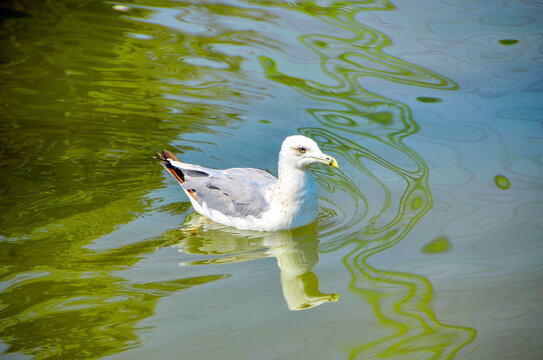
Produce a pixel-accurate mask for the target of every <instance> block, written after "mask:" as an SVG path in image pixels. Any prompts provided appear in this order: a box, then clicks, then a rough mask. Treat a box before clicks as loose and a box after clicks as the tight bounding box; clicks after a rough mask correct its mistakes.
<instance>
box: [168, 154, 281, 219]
mask: <svg viewBox="0 0 543 360" xmlns="http://www.w3.org/2000/svg"><path fill="white" fill-rule="evenodd" d="M172 163H173V162H172ZM181 170H182V171H183V172H184V174H185V183H183V184H182V186H183V188H184V189H186V190H190V191H192V192H194V193H195V195H196V196H197V198H198V203H199V204H201V205H202V206H205V207H207V208H208V209H210V210H215V211H219V212H221V213H222V214H224V215H226V216H231V217H236V218H238V217H247V216H254V217H257V218H258V217H260V215H262V213H264V212H265V211H266V210H268V209H269V207H270V205H269V203H268V202H267V201H266V198H265V194H266V189H268V188H269V187H270V186H273V185H274V184H275V183H276V182H277V178H275V177H274V176H273V175H271V174H269V173H267V172H265V171H263V170H258V169H251V168H234V169H228V170H214V169H207V168H204V167H201V166H191V167H189V169H181Z"/></svg>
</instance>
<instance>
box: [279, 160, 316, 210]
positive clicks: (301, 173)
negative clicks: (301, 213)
mask: <svg viewBox="0 0 543 360" xmlns="http://www.w3.org/2000/svg"><path fill="white" fill-rule="evenodd" d="M273 190H274V191H273V193H274V195H275V198H276V200H278V201H285V202H286V201H288V202H291V203H292V202H295V203H300V202H301V203H304V202H307V201H308V200H309V201H310V202H313V201H316V189H315V182H314V181H313V177H312V176H311V173H310V172H309V171H308V170H307V169H299V168H295V167H292V166H285V165H283V164H281V161H279V165H278V181H277V183H276V184H275V187H274V189H273ZM292 205H294V204H292ZM299 206H303V205H302V204H299Z"/></svg>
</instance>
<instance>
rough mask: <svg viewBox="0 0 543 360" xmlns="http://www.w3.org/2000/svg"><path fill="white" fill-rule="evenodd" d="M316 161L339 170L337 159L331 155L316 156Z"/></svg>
mask: <svg viewBox="0 0 543 360" xmlns="http://www.w3.org/2000/svg"><path fill="white" fill-rule="evenodd" d="M314 159H315V160H317V162H319V163H321V164H325V165H330V166H331V167H335V168H336V169H337V168H338V166H337V161H336V159H334V158H333V157H331V156H330V155H326V154H322V155H320V156H315V157H314Z"/></svg>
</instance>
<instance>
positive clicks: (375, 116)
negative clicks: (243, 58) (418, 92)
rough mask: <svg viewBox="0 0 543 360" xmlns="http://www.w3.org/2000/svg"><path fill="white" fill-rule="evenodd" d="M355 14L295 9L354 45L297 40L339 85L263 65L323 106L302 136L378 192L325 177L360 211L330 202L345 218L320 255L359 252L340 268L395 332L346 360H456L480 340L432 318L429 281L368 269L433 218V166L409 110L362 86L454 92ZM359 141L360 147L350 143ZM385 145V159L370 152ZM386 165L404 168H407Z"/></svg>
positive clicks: (269, 62)
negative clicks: (369, 81)
mask: <svg viewBox="0 0 543 360" xmlns="http://www.w3.org/2000/svg"><path fill="white" fill-rule="evenodd" d="M356 5H359V6H360V7H358V6H353V8H354V9H352V10H346V9H345V8H341V9H340V7H339V6H338V7H334V6H333V5H331V6H329V7H317V6H315V5H313V6H312V7H309V6H305V7H304V6H301V5H300V6H297V7H296V6H295V7H293V9H294V10H298V11H301V12H304V13H306V14H309V13H310V14H311V15H312V16H313V15H314V16H315V18H317V19H318V20H319V21H322V22H323V23H326V24H333V25H335V26H337V27H338V28H341V29H342V30H346V31H347V32H350V36H346V37H345V38H338V37H332V36H329V35H324V34H322V35H321V34H310V35H302V36H300V41H301V42H302V43H303V44H304V45H306V46H307V48H308V49H310V50H311V51H314V52H315V53H316V54H317V55H318V56H319V58H320V61H321V63H320V66H321V69H322V72H323V73H325V74H328V75H329V76H330V77H331V78H333V80H334V82H335V85H334V86H329V85H326V84H324V83H319V82H317V81H315V80H313V79H309V78H307V79H305V78H301V77H297V76H293V75H287V74H286V73H284V72H282V71H281V65H280V64H278V63H277V62H276V61H274V60H273V59H271V58H269V57H261V58H260V63H261V65H262V67H263V69H264V71H265V74H266V77H267V78H268V79H270V80H272V81H276V82H278V83H281V84H283V85H285V86H288V87H290V88H292V89H295V90H296V91H297V92H299V93H300V94H302V95H304V96H306V97H307V98H311V99H313V100H315V104H319V107H318V108H308V109H306V111H307V112H308V113H309V114H310V115H311V116H312V117H313V118H314V119H315V120H317V121H318V122H319V123H320V124H321V125H322V126H321V127H312V128H304V129H300V131H301V132H302V133H304V134H305V135H308V136H310V137H312V138H314V139H316V140H317V141H319V144H322V145H323V147H324V149H326V151H336V154H341V156H343V157H344V159H345V160H346V161H347V162H349V163H350V165H351V166H353V167H354V168H355V169H358V171H359V172H360V174H361V175H365V176H366V178H367V179H368V181H369V182H370V183H373V185H370V186H368V184H365V188H366V190H365V191H364V194H363V193H362V192H361V191H360V190H359V185H358V184H356V183H353V182H352V181H351V180H349V179H347V178H345V177H343V176H342V175H341V174H339V175H335V174H334V175H332V174H330V173H328V176H335V177H336V178H339V179H337V180H335V183H334V186H333V187H334V188H335V190H334V192H335V193H336V196H338V195H337V193H338V192H343V193H345V194H346V196H347V197H351V199H352V203H353V205H352V206H353V208H355V209H356V211H355V212H354V213H353V214H345V213H343V212H342V211H341V207H340V206H338V205H336V204H334V203H332V202H329V203H328V204H327V212H331V213H334V214H336V217H337V216H339V214H342V215H343V216H344V219H343V221H342V223H341V224H339V225H336V226H333V227H331V228H330V229H329V230H328V231H329V233H328V234H326V230H325V234H323V236H324V237H326V238H327V242H326V243H325V244H322V245H321V246H320V249H321V251H323V252H332V251H335V250H338V249H340V248H342V247H344V246H346V245H348V246H350V247H353V250H352V251H351V252H350V253H349V254H348V255H347V256H345V258H344V264H345V266H346V267H347V269H348V270H349V272H350V273H351V275H352V281H351V285H350V289H351V291H353V292H354V293H357V294H359V296H360V297H361V298H362V299H364V301H366V302H368V303H369V304H371V305H372V306H373V309H374V312H375V315H376V316H377V318H378V319H379V321H380V322H381V324H382V325H383V327H384V328H386V329H389V331H388V334H387V335H385V336H381V337H380V338H379V339H377V340H374V341H366V342H364V343H363V344H361V345H359V346H355V347H353V348H352V349H351V351H350V354H349V358H352V359H354V358H357V357H359V356H361V355H362V354H364V356H367V357H371V358H388V357H390V358H394V357H396V356H399V355H401V356H404V357H405V356H407V357H409V358H423V357H427V356H428V355H429V354H430V356H431V357H432V358H439V359H450V358H452V357H453V356H454V355H455V354H456V352H457V351H458V350H459V349H460V348H462V347H463V346H465V345H466V344H468V343H469V342H471V340H472V339H473V338H474V335H475V332H474V331H473V330H472V329H470V328H466V327H460V326H452V325H447V324H443V323H441V322H440V321H439V320H437V318H436V316H435V315H434V313H433V310H432V287H431V285H430V283H429V282H428V280H427V279H425V278H424V277H422V276H417V275H414V274H403V273H398V272H389V271H383V270H379V269H376V268H373V267H371V266H369V265H368V264H367V259H368V258H369V257H370V256H372V255H374V254H376V253H379V252H381V251H383V250H385V249H388V248H390V247H391V246H393V245H395V244H397V243H398V242H399V241H400V240H401V239H403V238H404V237H405V236H406V234H407V233H408V232H409V231H410V229H411V228H412V227H413V226H414V225H415V224H416V223H417V221H418V220H419V219H420V218H421V217H422V216H423V215H424V213H426V212H427V211H428V210H429V209H430V207H431V206H432V198H431V195H430V191H429V188H428V167H427V165H426V164H425V162H424V160H423V159H422V158H421V157H420V156H419V155H417V154H416V153H415V152H413V151H412V150H411V149H409V148H408V147H407V146H405V145H404V144H403V141H402V140H403V139H404V138H406V137H408V136H410V135H412V134H414V133H415V132H416V131H417V130H418V126H417V124H416V123H415V122H414V121H413V119H412V117H411V111H410V109H409V108H408V107H407V106H405V105H404V104H401V103H398V102H394V101H391V100H389V99H386V98H383V97H380V96H378V95H376V94H373V93H371V92H370V91H368V90H367V89H366V88H364V86H363V85H362V84H364V81H363V79H364V77H377V78H379V79H383V80H388V81H392V82H395V83H403V84H409V85H412V86H419V87H426V88H435V89H443V90H452V89H456V88H457V86H456V85H455V84H454V83H452V82H451V81H450V80H448V79H446V78H444V77H442V76H440V75H438V74H436V73H433V72H431V71H429V70H427V69H424V68H421V67H418V66H416V65H412V64H409V63H406V62H403V61H401V60H400V59H397V58H393V57H391V56H388V55H386V54H385V53H384V52H383V51H382V49H383V48H384V47H386V46H387V45H388V44H389V40H388V39H387V38H386V36H385V35H384V34H382V33H379V32H378V31H375V30H373V29H370V28H368V27H366V26H364V25H363V24H360V23H359V22H357V21H356V20H355V14H356V13H357V12H358V11H363V10H364V7H366V6H368V3H367V2H364V3H363V4H362V3H358V2H357V3H356ZM372 5H375V6H372ZM389 5H390V4H389V3H388V2H375V3H373V2H372V3H371V4H370V5H369V6H368V7H369V8H373V9H374V8H375V7H379V8H380V9H383V10H390V9H391V8H392V7H391V6H389ZM346 43H349V44H352V46H353V47H356V48H357V52H351V51H345V50H344V49H345V48H348V47H347V46H341V45H342V44H346ZM324 44H326V46H325V45H324ZM420 101H422V102H427V103H432V102H438V101H439V99H435V98H421V99H420ZM353 138H356V139H357V141H352V140H351V139H353ZM361 144H364V146H362V145H361ZM383 145H384V146H385V148H386V154H387V156H386V157H385V156H382V155H380V154H377V153H374V152H372V151H371V150H370V149H372V148H380V147H382V146H383ZM388 159H402V165H400V164H395V163H393V162H391V160H388ZM320 171H325V170H321V169H317V170H315V173H318V172H320ZM385 172H386V173H388V174H390V175H389V176H388V177H389V180H388V182H391V179H392V178H394V179H395V181H396V183H398V182H401V183H403V191H402V193H394V192H392V190H390V189H389V188H388V186H387V184H386V183H385V181H383V180H381V179H380V176H379V175H376V174H379V173H385ZM322 179H326V177H322ZM321 182H322V185H323V186H324V187H327V188H331V186H330V185H328V184H326V182H325V181H324V180H321ZM379 193H380V194H379ZM368 196H372V198H368ZM396 199H399V201H396ZM379 203H380V204H381V205H380V206H379ZM369 214H373V215H372V216H371V218H368V216H369ZM383 219H384V220H383ZM365 223H366V225H365ZM334 233H339V234H340V235H334ZM321 235H322V234H321ZM383 289H387V291H386V292H384V290H383ZM397 294H402V295H401V296H398V295H397ZM390 303H393V304H394V305H393V306H392V309H390V308H389V305H387V304H390ZM391 311H392V313H390V312H391ZM422 344H424V345H422Z"/></svg>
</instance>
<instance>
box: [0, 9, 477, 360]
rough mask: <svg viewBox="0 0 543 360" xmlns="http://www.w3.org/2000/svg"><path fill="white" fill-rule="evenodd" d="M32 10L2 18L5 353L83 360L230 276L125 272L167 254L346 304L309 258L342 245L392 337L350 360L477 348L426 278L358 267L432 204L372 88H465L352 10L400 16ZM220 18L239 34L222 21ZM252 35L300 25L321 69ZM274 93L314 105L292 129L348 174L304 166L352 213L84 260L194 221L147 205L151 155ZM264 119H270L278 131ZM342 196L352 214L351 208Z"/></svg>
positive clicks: (403, 117) (327, 211)
mask: <svg viewBox="0 0 543 360" xmlns="http://www.w3.org/2000/svg"><path fill="white" fill-rule="evenodd" d="M247 4H249V5H251V7H248V6H247ZM34 5H35V7H33V8H32V9H31V10H28V11H32V12H33V14H35V15H36V16H33V17H30V16H29V17H27V18H20V19H11V20H9V23H8V24H7V25H6V27H5V29H6V32H8V35H9V36H6V37H5V38H6V45H5V49H7V50H9V52H8V51H6V54H3V55H2V67H1V68H0V75H1V76H2V80H3V81H2V84H0V86H1V88H0V89H1V95H2V98H3V99H6V101H5V102H4V109H3V110H4V111H3V116H4V117H5V118H4V119H5V120H6V121H4V122H3V123H2V125H1V126H2V130H3V134H4V136H3V138H2V149H3V155H4V157H3V158H2V159H1V161H2V163H1V164H2V167H3V168H4V169H8V170H9V171H6V172H5V174H4V176H2V177H0V184H1V185H2V186H0V188H1V189H0V191H2V200H3V202H2V204H1V205H0V206H2V208H1V211H2V219H1V220H2V233H1V235H2V239H1V240H2V241H1V242H0V259H1V261H2V265H3V268H2V276H3V281H4V287H3V290H2V293H1V294H0V301H1V303H2V308H1V310H0V314H1V317H2V324H1V325H0V337H1V338H2V341H3V345H4V347H5V349H4V353H5V354H8V355H11V354H12V355H28V356H32V357H35V358H66V359H92V358H102V357H105V356H107V355H111V354H118V353H122V352H123V351H126V350H127V349H137V348H138V347H139V346H141V343H142V341H143V340H142V338H141V336H140V335H141V331H142V329H141V328H139V326H140V323H141V322H142V320H144V319H146V318H149V317H150V316H152V315H153V313H154V311H155V307H156V305H157V303H158V301H159V300H160V299H161V298H163V297H166V296H169V295H171V294H173V293H175V292H183V291H186V290H187V289H194V288H195V287H199V286H200V285H204V284H210V283H216V282H220V280H222V279H225V278H227V277H229V276H230V275H229V274H228V273H224V272H222V271H219V270H220V268H219V267H214V268H213V267H212V270H211V274H207V275H202V276H181V275H177V276H176V277H175V278H173V279H169V280H165V281H134V280H131V279H130V278H129V277H128V276H127V275H126V274H125V273H123V272H125V271H126V270H129V269H133V268H134V267H135V266H136V264H137V263H138V262H139V261H140V260H142V259H144V258H145V256H146V255H148V254H150V253H153V252H155V251H157V249H162V248H165V247H168V246H178V247H179V248H180V249H181V250H182V251H184V252H187V253H189V254H197V255H201V256H202V257H203V258H202V259H200V260H195V261H194V262H192V263H190V264H189V263H187V264H183V266H184V268H183V269H186V267H187V266H189V265H194V266H196V265H198V266H200V265H210V264H211V265H217V264H227V263H228V264H232V263H236V262H243V261H249V260H256V259H262V258H266V257H273V258H275V259H276V261H277V264H278V272H279V274H278V282H280V283H281V289H282V291H283V297H284V300H285V303H284V304H286V305H284V306H286V308H288V309H292V310H304V309H309V308H314V307H316V306H317V305H321V304H323V306H322V307H319V308H318V309H321V308H324V307H325V306H327V307H331V306H334V305H338V304H339V303H334V302H335V301H336V300H338V295H337V294H334V293H329V292H327V291H326V289H320V288H319V281H318V279H317V276H316V275H315V273H314V272H313V270H312V269H313V267H314V266H315V264H316V263H317V261H318V258H319V254H318V253H319V252H321V253H324V254H325V255H321V256H326V255H327V253H332V252H334V251H337V250H344V249H347V251H346V252H347V255H345V256H344V258H343V265H344V269H345V272H347V273H348V274H350V275H351V282H350V285H349V289H350V291H351V292H352V293H353V294H355V295H356V296H358V297H359V298H360V299H361V301H362V302H365V303H367V304H370V305H371V307H372V308H373V309H374V315H375V317H376V319H377V322H378V323H379V325H380V326H381V327H382V328H384V329H386V330H387V332H386V334H383V335H382V336H381V337H380V338H378V339H374V340H372V341H367V339H365V338H363V337H362V336H360V335H359V334H358V333H356V332H354V336H357V337H356V338H355V340H354V341H352V342H350V343H349V344H348V345H344V346H343V348H346V349H347V350H346V353H347V356H348V357H350V358H356V357H358V356H362V355H363V354H366V355H367V356H370V357H374V358H383V357H390V358H393V357H394V356H398V355H403V356H404V357H409V358H422V357H423V355H427V354H428V353H430V356H433V357H434V358H436V357H439V358H451V357H452V356H453V355H454V354H455V353H456V352H457V351H458V350H459V349H460V348H461V347H462V346H464V345H465V344H467V343H468V342H469V341H470V340H471V339H472V338H473V336H474V332H473V330H471V329H468V328H465V327H461V326H450V325H447V324H443V323H441V322H439V321H438V319H437V317H436V315H435V314H434V312H433V307H432V301H433V292H432V288H431V285H430V284H429V282H428V281H427V280H426V279H425V278H424V277H421V276H417V275H414V274H404V273H400V272H389V271H384V270H382V269H377V268H374V267H372V266H370V265H368V262H367V259H368V258H369V257H370V256H372V255H374V254H377V253H379V252H381V251H384V250H386V249H388V248H390V247H392V246H394V245H395V244H397V243H398V242H399V241H401V240H402V239H403V238H404V237H405V236H406V235H407V233H408V232H409V231H410V230H411V228H412V227H413V226H414V225H415V224H416V223H417V221H418V220H419V219H420V218H421V217H422V216H423V215H424V214H425V213H426V212H427V211H428V210H429V209H430V207H431V206H432V197H431V194H430V191H429V188H428V167H427V165H426V163H425V162H424V160H423V159H422V158H421V157H420V156H419V155H418V154H417V153H415V152H414V151H413V150H411V149H410V148H408V147H407V146H406V145H405V144H404V139H406V138H407V137H408V136H410V135H412V134H414V133H416V132H417V130H418V126H417V124H416V122H415V121H414V120H413V119H412V117H411V111H410V109H409V108H408V107H407V106H405V105H404V104H401V103H398V102H395V101H392V100H390V99H387V98H385V97H383V96H379V95H377V94H374V93H372V92H370V91H368V89H367V88H366V87H365V85H364V84H365V80H366V79H368V78H372V77H373V78H378V79H381V80H386V81H390V82H393V83H398V84H406V85H409V86H417V87H423V88H427V89H438V90H452V89H455V88H456V84H454V83H453V82H451V81H450V80H448V79H446V78H444V77H443V76H441V75H439V74H436V73H434V72H432V71H430V70H428V69H424V68H422V67H420V66H417V65H413V64H410V63H407V62H405V61H402V60H401V59H398V58H394V57H392V56H389V55H387V54H386V52H385V51H383V50H384V48H385V47H386V46H388V45H389V44H390V41H389V39H388V38H387V37H386V36H385V35H384V34H382V33H380V32H378V31H376V30H374V29H371V28H370V27H368V26H365V25H364V24H361V23H360V22H358V21H357V20H356V18H355V15H356V13H357V12H360V11H381V10H383V11H390V10H394V7H393V6H392V4H391V3H389V2H387V1H352V2H349V3H346V2H334V1H321V2H318V3H317V2H312V1H307V2H305V1H304V2H282V1H257V0H253V1H251V0H249V1H244V2H239V3H234V4H230V5H229V4H220V3H209V2H194V3H188V2H174V3H172V2H164V1H159V2H156V3H155V2H152V1H148V2H146V1H143V2H138V3H137V4H134V5H128V4H127V5H126V8H127V9H128V8H129V9H130V11H129V12H126V13H124V12H123V13H118V12H119V11H124V10H123V9H124V8H123V7H122V6H121V7H118V8H117V9H116V10H113V9H112V4H110V3H102V2H96V1H57V2H55V3H54V4H53V3H51V2H35V4H34ZM169 8H175V9H174V10H176V11H177V12H176V13H175V14H176V16H177V17H176V16H172V17H171V19H170V20H171V21H170V22H168V23H167V24H165V23H164V22H160V20H161V19H162V18H160V17H159V16H158V15H163V14H167V12H166V10H168V9H169ZM108 11H109V12H108ZM186 14H189V15H190V16H186V17H185V16H184V15H186ZM287 15H288V16H291V17H293V18H294V20H300V23H301V24H304V21H306V22H307V23H309V24H316V25H314V26H312V27H311V29H310V30H311V32H306V33H304V30H305V29H300V28H299V27H296V24H297V21H294V22H292V23H291V24H289V22H288V21H284V20H283V18H282V16H287ZM187 19H188V20H187ZM194 19H196V20H197V21H193V22H190V20H194ZM221 19H225V20H227V21H225V22H224V23H223V22H221V21H218V20H221ZM232 19H235V20H236V21H232ZM231 23H236V24H239V23H241V24H243V25H244V26H247V27H248V29H249V30H247V29H245V28H243V27H240V28H236V27H234V26H233V27H232V28H229V27H228V24H231ZM263 24H265V25H266V26H269V28H270V29H276V30H277V29H278V30H279V31H278V33H279V34H282V33H281V32H280V30H281V26H292V28H290V29H289V30H290V31H291V33H296V34H297V35H296V38H295V39H296V44H294V45H293V47H295V48H296V49H297V46H301V47H303V49H304V50H305V51H307V52H309V53H310V54H312V55H313V58H316V59H318V60H317V65H316V69H317V70H318V71H317V72H315V73H314V74H311V77H307V78H306V77H304V75H303V72H302V74H300V73H296V72H292V71H290V72H289V67H288V64H292V63H296V61H297V60H296V59H294V60H293V58H292V57H291V55H292V54H291V53H289V50H291V49H289V48H288V47H284V45H285V44H283V43H282V42H281V38H280V37H279V36H276V34H274V33H273V30H269V29H265V28H264V27H263V26H262V25H263ZM169 26H172V27H173V29H171V28H169ZM321 27H326V28H327V29H333V30H338V31H339V32H338V33H336V32H334V31H324V30H323V31H319V30H318V29H319V28H321ZM260 29H265V30H260ZM25 34H35V37H32V38H28V37H25ZM44 34H45V35H46V36H44ZM307 76H309V75H307ZM252 80H255V81H254V82H252ZM246 83H249V84H250V86H246V87H245V85H244V84H246ZM271 85H273V86H275V87H278V88H280V89H286V90H289V91H292V92H294V93H296V94H298V95H299V96H300V97H301V98H302V99H303V100H306V101H305V102H303V101H302V102H300V103H303V104H309V105H303V106H305V108H303V111H304V113H305V114H306V115H307V118H308V119H310V120H311V122H309V121H308V122H306V125H305V126H304V127H300V128H298V129H296V130H298V131H299V132H300V133H303V134H306V135H308V136H311V137H313V138H315V139H316V140H317V141H319V143H321V144H323V148H324V149H326V150H327V151H331V152H335V153H339V154H342V155H341V156H343V158H344V160H345V164H346V165H348V166H350V167H352V168H353V169H354V171H356V174H357V175H358V176H356V181H355V180H353V179H351V178H348V177H346V176H345V175H344V174H342V173H328V172H329V169H316V170H315V173H316V174H319V173H322V172H327V173H326V176H323V177H321V180H320V186H322V188H323V189H325V190H327V191H329V192H330V193H332V192H333V193H334V195H336V196H337V198H338V199H341V201H344V202H345V203H341V202H340V201H336V202H334V201H332V200H330V199H321V202H322V203H323V209H321V217H320V220H321V225H319V226H320V228H319V229H317V230H316V231H310V232H309V233H304V232H303V231H302V233H297V232H296V233H295V234H288V233H287V234H282V235H281V236H280V234H276V235H277V236H278V237H279V238H276V239H273V238H272V239H270V238H267V237H266V236H265V235H262V234H260V235H259V236H252V237H248V238H245V239H244V238H243V236H241V235H240V234H233V235H232V236H231V237H230V241H227V242H225V241H223V240H224V239H223V237H224V234H220V235H216V234H215V235H214V234H213V233H212V232H207V233H202V232H198V231H197V232H196V233H193V234H190V236H188V235H187V234H186V233H183V231H181V234H180V233H179V231H171V232H166V233H164V234H160V235H158V236H154V237H150V238H145V239H138V238H135V239H132V238H131V237H130V236H127V237H128V238H129V239H127V240H126V241H127V242H128V244H126V243H122V244H117V243H113V244H109V243H108V244H107V246H103V247H98V248H92V244H93V243H94V242H95V241H96V240H97V239H100V238H103V237H107V236H108V235H109V234H112V233H114V232H115V231H116V230H118V229H119V228H122V227H123V226H124V225H126V224H130V223H132V222H136V221H137V220H138V219H139V218H140V217H141V216H143V214H148V213H151V212H153V211H157V212H159V213H160V212H161V211H163V212H168V213H174V214H175V215H177V216H182V214H184V213H185V212H187V211H188V209H187V207H185V208H183V206H181V205H179V204H176V210H172V208H168V207H167V206H163V207H161V205H157V203H158V204H160V203H161V202H162V201H164V197H165V195H164V194H162V193H161V195H160V196H156V197H154V198H153V197H152V196H150V195H149V193H150V192H152V191H153V190H156V189H157V188H158V187H160V186H162V185H161V184H162V177H161V175H160V169H159V168H158V167H157V166H156V164H154V163H153V162H152V159H151V154H152V151H151V149H159V148H161V147H162V146H164V145H166V144H170V145H171V146H172V147H175V148H178V149H181V150H183V149H189V148H190V147H189V146H187V145H186V143H185V142H183V137H184V136H186V135H187V134H190V133H205V134H208V135H209V134H214V133H219V132H220V131H221V130H224V129H225V128H227V127H228V126H232V124H239V123H241V122H242V121H243V119H244V117H245V118H247V117H250V116H247V114H249V115H251V116H252V115H253V113H251V107H250V105H251V104H253V103H258V102H259V101H261V100H262V99H265V98H269V97H273V96H274V95H277V94H273V93H272V94H271V96H270V93H269V91H270V90H269V89H273V88H274V87H272V86H271ZM267 86H270V87H267ZM430 99H432V100H430ZM433 99H437V98H429V97H427V98H424V99H419V101H422V102H426V103H432V102H434V103H435V102H437V101H435V100H433ZM274 105H275V104H274ZM293 106H294V105H293ZM300 106H302V105H300ZM262 117H263V116H259V117H257V118H258V119H261V122H260V124H262V126H266V127H272V126H273V125H274V124H273V122H272V121H270V120H269V119H262ZM217 138H218V139H220V136H219V135H217ZM324 149H323V150H324ZM377 149H378V150H377ZM326 179H331V180H326ZM360 179H364V183H361V182H360ZM391 183H394V184H395V186H394V187H392V186H390V184H391ZM361 188H368V189H370V190H368V191H366V190H365V191H364V192H362V191H361V190H360V189H361ZM397 189H399V190H397ZM165 191H169V190H165ZM347 204H348V205H349V206H351V208H353V209H354V211H353V212H352V213H351V212H349V213H347V212H345V211H344V210H343V208H344V207H346V206H343V205H347ZM157 217H159V216H157ZM188 220H190V219H188ZM221 231H222V230H221ZM132 236H133V235H132ZM116 239H117V240H118V238H116ZM321 239H324V240H326V241H321ZM340 266H341V265H340ZM325 303H328V304H326V305H324V304H325ZM357 325H358V326H359V327H364V324H357ZM357 329H358V328H357Z"/></svg>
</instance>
